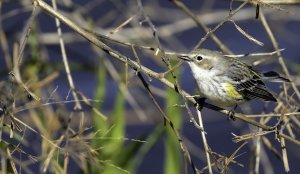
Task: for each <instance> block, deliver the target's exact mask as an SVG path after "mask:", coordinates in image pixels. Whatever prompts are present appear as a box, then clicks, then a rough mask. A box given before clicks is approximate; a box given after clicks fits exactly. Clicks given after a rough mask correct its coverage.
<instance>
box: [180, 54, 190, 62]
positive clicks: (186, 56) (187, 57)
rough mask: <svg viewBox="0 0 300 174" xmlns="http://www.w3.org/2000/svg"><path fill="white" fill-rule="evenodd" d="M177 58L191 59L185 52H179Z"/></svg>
mask: <svg viewBox="0 0 300 174" xmlns="http://www.w3.org/2000/svg"><path fill="white" fill-rule="evenodd" d="M177 57H178V58H179V59H182V60H185V61H191V60H192V59H191V58H190V57H189V56H188V55H186V54H180V55H178V56H177Z"/></svg>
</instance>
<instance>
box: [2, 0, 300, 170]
mask: <svg viewBox="0 0 300 174" xmlns="http://www.w3.org/2000/svg"><path fill="white" fill-rule="evenodd" d="M45 2H46V3H48V4H49V5H51V1H45ZM56 3H57V7H58V11H59V13H61V14H62V15H64V16H66V17H67V18H69V19H71V20H72V21H73V22H75V23H76V24H77V25H78V26H79V27H82V28H84V29H87V30H89V31H93V32H96V33H98V34H100V35H105V36H107V37H109V38H112V39H103V38H99V39H100V40H102V41H103V42H104V43H106V44H108V45H109V46H110V47H111V48H112V49H114V50H117V51H118V52H120V53H122V54H124V55H126V56H128V57H129V58H130V59H133V60H135V58H134V57H135V55H134V53H133V51H132V48H131V47H130V46H126V45H125V46H124V45H122V44H119V43H117V42H115V41H114V40H117V41H120V42H122V43H125V42H126V43H130V44H134V45H137V47H136V49H135V50H136V52H137V55H138V57H139V59H140V62H141V64H142V65H143V66H145V67H148V68H149V69H151V70H153V71H155V72H158V73H163V72H165V71H167V70H168V68H167V67H166V65H165V64H164V63H163V62H162V60H161V59H160V57H158V56H155V54H154V52H153V51H151V50H149V49H143V48H138V46H146V47H153V48H157V47H158V46H160V47H161V48H163V49H164V51H166V52H180V53H187V52H189V51H191V50H192V49H193V48H194V47H195V45H196V44H197V43H198V42H199V41H200V39H201V38H203V37H204V36H205V34H206V32H204V31H203V30H202V29H201V27H199V26H197V24H196V23H195V21H193V20H192V18H191V17H190V16H189V15H187V14H186V13H185V12H184V10H182V8H180V6H179V5H178V4H177V5H176V3H175V2H174V1H152V0H143V1H142V8H141V6H138V1H135V0H128V1H127V0H126V1H125V0H124V1H121V0H89V1H84V0H73V1H71V0H60V1H57V2H56ZM182 3H183V4H184V5H185V6H186V8H187V9H189V10H190V11H191V12H192V13H193V14H194V15H195V16H196V17H197V19H198V20H199V21H200V22H201V23H202V24H204V25H205V26H207V27H208V28H211V29H212V28H214V27H215V26H216V25H217V24H219V23H220V22H222V21H223V20H224V19H225V18H226V17H227V16H228V15H229V12H230V6H231V1H224V0H223V1H216V0H203V1H195V0H194V1H182ZM260 3H261V4H260V5H259V13H260V15H261V14H264V15H265V17H266V20H267V22H268V24H269V25H270V28H271V30H272V32H273V34H274V36H275V38H276V41H277V42H278V44H279V47H280V48H284V49H285V50H284V51H282V55H283V58H284V62H285V63H286V66H287V67H288V70H289V72H290V74H291V78H292V80H293V83H295V85H296V86H297V87H299V72H300V64H299V63H300V59H299V55H300V49H299V41H300V35H299V31H300V25H299V20H300V14H299V13H300V11H299V5H298V2H297V1H295V2H294V3H291V4H288V5H286V4H283V5H282V4H280V5H279V4H276V3H274V4H273V3H271V4H268V3H267V2H266V3H265V2H264V1H261V2H260ZM241 4H242V3H241V2H233V3H232V8H233V10H234V9H236V8H237V7H239V6H240V5H241ZM0 10H1V14H0V15H1V16H0V23H1V26H0V34H1V35H0V37H1V38H0V40H1V49H0V79H1V83H2V84H3V85H1V86H2V87H1V91H0V93H1V94H0V95H1V102H3V101H6V100H7V99H3V98H5V97H3V96H7V95H8V96H9V97H10V98H12V99H13V100H14V101H15V102H14V104H12V103H9V102H8V104H9V105H10V106H9V108H10V110H9V111H10V112H11V113H13V115H14V117H16V118H18V119H20V122H22V123H24V124H20V122H19V121H13V120H12V119H10V118H9V117H8V116H7V114H3V115H2V116H1V117H2V118H4V124H3V125H5V126H3V127H1V130H2V142H1V148H0V149H1V154H2V155H1V156H2V157H1V159H2V161H1V171H4V170H5V168H7V170H8V171H11V172H12V171H13V170H12V168H13V167H12V166H13V165H12V163H14V164H15V165H16V169H17V171H18V172H19V173H22V172H25V173H30V172H32V173H42V172H45V173H145V174H150V173H172V174H175V173H184V171H185V170H184V168H185V162H187V161H186V160H185V159H184V158H183V153H182V151H181V150H180V146H179V143H178V139H177V137H176V136H174V132H173V131H172V130H171V129H170V126H169V125H168V124H165V123H164V119H163V117H162V116H161V114H160V112H159V111H158V109H157V108H156V107H155V105H154V104H153V101H152V100H151V98H150V97H149V95H148V93H147V91H146V89H145V88H144V87H143V86H142V83H141V81H140V79H139V78H138V77H137V75H136V72H135V71H134V70H132V69H131V68H130V67H129V68H128V67H127V66H126V64H124V63H122V62H119V61H118V60H116V59H115V58H114V57H112V56H109V55H107V54H106V53H105V52H103V51H102V50H101V49H99V48H96V47H95V46H93V45H92V44H91V43H90V42H88V41H87V40H86V39H84V38H83V37H81V36H80V35H79V34H78V33H76V32H74V31H73V30H71V29H70V28H69V27H67V26H66V25H64V24H61V30H62V36H63V40H64V46H65V51H66V56H67V59H68V62H69V67H70V71H71V74H72V78H73V81H74V84H75V88H76V89H75V90H72V89H71V87H70V84H69V80H68V78H67V74H66V70H65V67H66V66H65V65H64V64H63V60H62V52H61V47H60V45H59V37H58V35H57V27H56V25H55V18H54V17H52V16H50V15H49V14H48V13H47V12H45V11H44V10H42V9H40V8H39V7H37V9H36V11H35V15H34V16H33V15H32V13H31V12H32V10H33V4H32V2H31V1H30V0H22V1H18V0H2V1H0ZM143 13H144V14H146V15H147V16H148V17H149V20H150V21H151V22H152V23H153V24H154V26H155V29H156V30H157V33H156V34H157V35H158V38H159V40H160V45H158V42H157V40H155V38H154V37H153V35H152V34H153V31H152V30H153V28H151V27H150V26H149V24H148V23H147V20H145V18H144V16H143ZM256 15H257V6H256V5H253V4H251V3H248V4H247V5H245V6H244V7H243V8H242V9H240V10H239V11H238V12H237V13H236V14H235V15H234V16H233V17H232V20H234V21H235V23H236V24H237V25H238V26H239V27H241V28H242V29H243V30H244V31H245V32H247V33H248V34H249V35H251V36H253V37H254V38H255V39H257V40H259V41H261V42H263V43H264V45H263V46H260V45H258V44H255V43H254V42H251V41H250V40H249V39H248V38H246V37H245V35H243V34H241V32H239V31H238V30H237V29H236V27H235V26H234V24H233V23H232V22H226V23H225V24H224V25H222V26H221V27H220V28H219V29H218V30H217V31H216V32H214V34H215V35H216V36H217V37H218V38H219V39H220V40H221V42H222V43H223V44H224V45H226V47H228V49H229V50H231V51H232V53H234V54H249V53H262V52H272V51H274V50H275V49H274V47H273V45H272V42H271V41H270V38H269V37H268V34H267V33H266V30H265V28H264V27H263V25H262V22H261V18H260V17H258V18H256ZM125 21H128V23H124V22H125ZM121 24H124V26H121ZM28 26H30V29H31V30H30V33H29V34H28V35H26V32H27V31H28ZM120 26H121V27H120ZM118 27H119V28H118ZM24 38H25V43H24ZM22 44H26V45H25V48H24V50H21V49H19V48H20V45H21V46H22ZM16 45H19V47H16ZM201 47H203V48H208V49H212V50H218V51H220V48H219V46H218V45H217V44H215V42H214V41H213V40H212V39H210V38H209V39H207V40H206V41H205V42H204V44H203V45H202V46H201ZM18 51H19V54H20V53H22V54H23V59H22V62H21V63H20V65H19V66H18V67H19V72H20V75H21V77H22V81H23V83H24V85H25V86H27V87H28V88H29V89H30V91H32V92H33V93H34V94H35V95H37V96H39V97H40V98H41V100H40V101H36V100H34V99H32V98H31V97H30V96H28V91H26V90H24V89H23V86H22V84H20V83H15V82H12V81H13V80H11V76H10V75H9V72H11V71H12V70H13V68H12V60H13V59H14V57H16V56H15V55H14V52H18ZM249 59H251V58H249ZM253 59H254V60H250V61H251V62H254V61H261V62H262V63H261V64H259V65H258V66H256V69H258V70H261V71H269V70H274V71H277V72H279V73H280V74H282V75H283V76H286V75H285V74H284V72H283V70H282V66H281V65H280V64H279V62H278V57H277V56H276V55H273V56H260V57H255V58H253ZM177 62H178V61H177V60H172V64H173V65H174V64H176V63H177ZM174 75H176V77H177V79H178V82H179V84H180V86H181V87H182V88H183V89H184V90H186V91H187V92H189V93H190V94H192V95H194V94H197V86H196V84H195V81H194V79H193V77H192V75H191V73H190V69H189V67H188V66H187V65H186V64H182V65H181V66H180V67H179V68H176V70H175V71H174ZM143 77H144V78H145V79H146V81H147V83H148V84H149V85H150V89H151V91H152V93H153V94H154V97H155V98H156V100H157V101H158V103H159V105H160V106H161V107H162V108H163V109H164V112H165V113H166V114H167V115H168V116H169V118H170V120H172V122H173V123H174V125H175V127H176V129H177V130H178V131H179V132H180V134H181V138H182V140H183V142H184V144H185V145H186V147H187V150H188V152H189V153H190V155H191V159H192V161H193V164H194V165H195V166H196V168H198V169H199V170H201V169H202V168H204V167H205V166H206V165H207V163H206V158H205V153H204V147H203V143H202V139H201V135H200V133H201V132H200V130H199V129H197V128H196V127H195V126H194V125H193V124H192V123H191V122H190V118H189V116H188V114H187V110H186V109H185V108H184V107H180V105H183V104H184V100H183V99H182V97H181V96H180V95H179V94H177V93H176V92H174V91H173V90H171V89H169V88H168V87H166V86H165V85H164V84H162V83H161V82H160V81H159V80H157V79H156V78H152V77H149V76H147V75H146V74H143ZM168 79H169V80H170V81H171V82H174V79H173V78H171V77H168ZM11 83H14V84H13V86H14V87H13V88H9V89H6V87H7V86H8V85H11ZM3 86H6V87H3ZM267 86H268V87H269V88H270V89H272V90H273V91H274V93H276V94H278V95H279V94H280V93H281V94H282V91H283V84H281V83H275V84H267ZM285 89H287V91H288V92H287V93H288V96H289V97H290V99H289V100H288V101H283V103H284V104H286V106H287V110H288V111H285V112H296V111H297V110H298V112H299V98H297V96H296V95H295V93H294V91H293V90H292V89H291V87H290V85H289V84H286V86H285ZM72 92H75V93H77V95H78V96H79V100H80V102H79V103H81V107H82V108H81V109H78V108H77V109H76V108H75V105H76V101H74V100H76V98H74V95H73V94H72ZM9 97H8V98H9ZM6 98H7V97H6ZM86 99H89V100H88V101H89V102H86V101H83V100H86ZM207 102H209V101H207ZM11 105H15V106H14V107H13V106H11ZM32 107H34V108H33V109H31V108H32ZM189 107H190V109H191V111H192V114H193V115H194V116H195V117H196V112H195V109H194V107H193V105H192V104H191V103H189ZM277 107H278V105H277V104H276V103H266V102H263V101H260V100H254V101H251V102H249V103H247V104H245V105H242V106H240V107H239V108H238V109H237V110H236V111H237V112H241V113H244V114H262V113H274V112H275V113H276V112H277V113H282V112H284V111H282V108H281V109H278V108H277ZM275 108H277V110H276V109H275ZM100 113H101V114H100ZM99 115H101V116H99ZM202 116H203V122H204V128H205V132H206V133H207V134H206V138H207V141H208V145H209V147H210V148H211V150H212V151H213V152H216V153H215V154H214V155H212V161H213V162H214V161H216V160H217V159H218V160H220V161H222V160H221V159H222V158H224V157H225V156H227V157H229V156H230V155H231V154H233V153H234V152H235V150H237V148H238V147H239V146H240V145H241V144H242V142H239V143H235V142H234V141H233V140H232V138H233V137H234V136H233V135H242V134H246V133H250V132H255V131H257V130H258V129H257V128H256V127H253V126H251V125H249V124H247V123H245V122H242V121H240V120H230V119H228V118H227V117H226V115H224V114H223V113H219V112H216V111H213V110H209V109H206V108H204V109H203V111H202ZM103 117H105V118H107V120H106V121H105V120H104V119H103ZM256 119H257V121H259V120H260V119H259V118H256ZM289 119H290V118H289ZM295 120H296V121H295ZM298 120H299V119H298V118H297V115H295V116H293V119H292V121H291V122H292V123H293V124H292V123H291V124H292V125H294V127H293V126H292V132H293V135H294V138H295V139H297V138H298V139H299V125H298V124H297V121H298ZM277 121H278V117H274V118H271V120H270V121H269V122H268V123H267V125H270V126H273V125H274V124H275V123H276V122H277ZM11 122H17V123H16V124H19V125H20V127H21V131H18V130H17V129H12V127H9V125H10V123H11ZM25 124H26V126H24V125H25ZM286 124H287V123H286ZM11 130H13V132H14V138H10V137H9V135H10V132H11ZM284 133H286V134H288V135H291V132H289V131H286V130H284ZM264 137H265V139H267V140H269V142H270V143H271V146H272V147H273V148H274V149H275V150H274V149H270V148H268V147H267V145H266V143H265V142H263V140H261V139H260V140H258V139H257V138H251V139H249V140H247V142H248V143H247V144H246V145H245V146H244V147H243V148H242V149H240V150H239V151H238V152H237V154H236V155H235V156H236V158H235V159H234V160H235V161H236V162H237V163H235V162H234V163H230V165H229V166H226V167H225V168H226V172H228V173H251V172H253V171H254V170H253V166H254V163H255V158H253V156H254V155H253V154H254V152H255V149H257V146H256V145H257V141H260V144H259V147H260V148H261V149H260V165H259V171H260V173H284V172H285V169H284V166H283V163H282V161H281V160H280V159H278V157H277V156H276V155H277V154H276V152H277V153H278V154H279V156H281V146H280V143H279V142H278V141H277V140H276V139H275V135H274V134H273V133H271V134H268V135H266V136H264ZM50 142H52V143H50ZM54 144H55V145H54ZM286 147H287V156H288V159H289V165H290V169H291V171H290V172H289V173H297V172H298V171H299V170H300V166H299V165H298V164H299V160H300V155H299V154H300V153H299V152H300V151H299V149H300V147H299V145H295V144H293V143H290V142H288V141H287V142H286ZM6 149H10V153H8V152H7V150H6ZM272 150H274V151H276V152H274V151H272ZM8 154H12V156H11V157H9V155H8ZM216 154H219V155H216ZM224 159H225V158H224ZM5 161H6V162H5ZM220 161H219V162H220ZM218 165H219V167H220V168H222V167H224V164H223V165H222V164H221V162H220V164H218ZM187 168H188V173H193V171H192V168H191V166H190V165H189V164H187ZM204 172H205V173H208V171H207V170H205V171H204ZM214 173H222V172H220V171H219V170H218V169H217V168H216V167H214Z"/></svg>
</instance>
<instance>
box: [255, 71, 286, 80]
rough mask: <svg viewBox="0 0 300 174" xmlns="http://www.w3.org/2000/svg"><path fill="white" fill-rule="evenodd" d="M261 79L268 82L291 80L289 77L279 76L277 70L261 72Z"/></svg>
mask: <svg viewBox="0 0 300 174" xmlns="http://www.w3.org/2000/svg"><path fill="white" fill-rule="evenodd" d="M261 78H262V80H263V81H269V82H291V81H290V80H289V79H287V78H284V77H281V76H280V75H279V74H278V73H277V72H274V71H269V72H265V73H262V77H261Z"/></svg>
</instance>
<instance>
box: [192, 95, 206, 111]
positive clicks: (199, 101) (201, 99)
mask: <svg viewBox="0 0 300 174" xmlns="http://www.w3.org/2000/svg"><path fill="white" fill-rule="evenodd" d="M194 99H195V100H196V103H195V107H196V108H198V110H199V111H201V110H202V109H203V104H204V101H205V100H206V98H204V97H199V96H194Z"/></svg>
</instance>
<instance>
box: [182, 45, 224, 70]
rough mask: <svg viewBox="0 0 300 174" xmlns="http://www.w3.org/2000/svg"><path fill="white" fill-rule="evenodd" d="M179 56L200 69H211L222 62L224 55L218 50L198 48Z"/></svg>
mask: <svg viewBox="0 0 300 174" xmlns="http://www.w3.org/2000/svg"><path fill="white" fill-rule="evenodd" d="M178 58H179V59H182V60H184V61H186V62H187V63H189V64H190V65H194V66H196V67H198V68H200V69H203V70H211V69H212V68H213V67H214V66H216V65H218V66H219V65H220V64H221V63H222V61H223V59H224V56H223V55H222V54H221V53H220V52H218V51H211V50H207V49H197V50H194V51H192V52H191V53H188V54H180V55H178Z"/></svg>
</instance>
